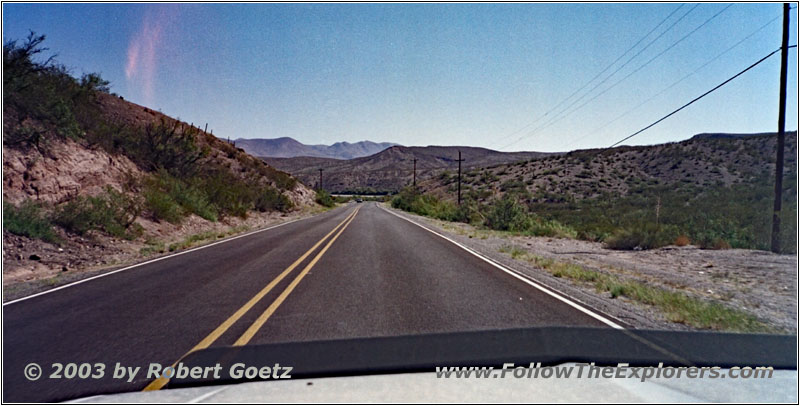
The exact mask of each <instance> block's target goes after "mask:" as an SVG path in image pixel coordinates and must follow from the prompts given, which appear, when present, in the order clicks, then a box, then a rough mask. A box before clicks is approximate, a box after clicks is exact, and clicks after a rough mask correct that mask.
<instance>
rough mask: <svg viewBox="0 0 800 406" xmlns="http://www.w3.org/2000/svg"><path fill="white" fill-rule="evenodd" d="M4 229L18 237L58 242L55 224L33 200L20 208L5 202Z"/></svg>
mask: <svg viewBox="0 0 800 406" xmlns="http://www.w3.org/2000/svg"><path fill="white" fill-rule="evenodd" d="M3 229H4V230H7V231H9V232H11V233H13V234H17V235H23V236H26V237H30V238H36V239H40V240H43V241H47V242H51V243H55V242H58V236H57V235H56V233H55V231H54V230H53V224H52V223H51V222H50V220H49V219H48V218H47V215H46V214H45V212H44V209H43V208H42V206H41V205H40V204H37V203H36V202H34V201H31V200H27V201H25V202H23V203H22V204H21V205H20V206H19V207H16V206H14V205H13V204H11V203H7V202H3Z"/></svg>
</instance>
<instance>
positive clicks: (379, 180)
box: [263, 146, 548, 193]
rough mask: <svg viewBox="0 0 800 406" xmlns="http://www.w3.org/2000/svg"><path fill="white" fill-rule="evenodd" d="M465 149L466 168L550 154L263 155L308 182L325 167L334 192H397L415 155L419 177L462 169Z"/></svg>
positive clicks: (397, 151)
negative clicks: (350, 156)
mask: <svg viewBox="0 0 800 406" xmlns="http://www.w3.org/2000/svg"><path fill="white" fill-rule="evenodd" d="M458 151H461V158H462V159H464V161H463V163H462V170H466V169H467V168H475V167H483V166H491V165H497V164H501V163H510V162H518V161H523V160H530V159H534V158H539V157H543V156H547V155H548V154H545V153H541V152H499V151H493V150H490V149H486V148H477V147H456V146H453V147H444V146H427V147H403V146H393V147H390V148H387V149H386V150H384V151H381V152H379V153H377V154H374V155H370V156H367V157H362V158H356V159H349V160H337V159H330V158H310V157H296V158H263V159H264V160H265V161H266V162H267V163H269V164H270V165H272V166H274V167H275V168H278V169H280V170H283V171H286V172H288V173H291V174H292V175H294V176H296V177H297V178H298V179H300V181H302V182H303V183H305V184H306V185H317V183H319V169H320V168H322V169H323V186H324V188H325V189H327V190H329V191H331V192H334V193H346V192H358V193H385V192H397V191H399V190H400V189H402V188H403V187H405V186H406V185H409V184H411V182H412V181H413V168H414V162H413V161H414V159H417V181H418V182H419V181H421V180H422V179H425V178H427V177H429V176H431V175H433V174H438V173H439V172H441V171H443V170H448V171H457V170H458V162H457V159H458Z"/></svg>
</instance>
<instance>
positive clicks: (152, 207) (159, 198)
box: [142, 186, 184, 224]
mask: <svg viewBox="0 0 800 406" xmlns="http://www.w3.org/2000/svg"><path fill="white" fill-rule="evenodd" d="M142 194H143V196H144V201H145V208H147V210H149V211H150V213H151V214H152V215H153V217H154V218H155V219H157V220H164V221H167V222H170V223H176V224H177V223H179V222H180V221H181V220H182V219H183V217H184V211H183V209H181V206H180V205H179V204H178V202H176V201H175V199H173V198H172V196H170V194H169V193H167V192H165V191H163V190H161V189H159V188H158V187H153V186H150V187H145V189H144V191H143V193H142Z"/></svg>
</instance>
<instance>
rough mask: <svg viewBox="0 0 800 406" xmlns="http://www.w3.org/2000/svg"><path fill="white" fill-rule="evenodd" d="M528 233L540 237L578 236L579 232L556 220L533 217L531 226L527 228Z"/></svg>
mask: <svg viewBox="0 0 800 406" xmlns="http://www.w3.org/2000/svg"><path fill="white" fill-rule="evenodd" d="M526 233H527V234H530V235H535V236H538V237H560V238H577V237H578V232H577V231H575V230H574V229H573V228H572V227H569V226H566V225H564V224H561V223H560V222H558V221H556V220H544V219H541V218H538V217H533V219H532V221H531V224H530V226H529V228H528V229H527V230H526Z"/></svg>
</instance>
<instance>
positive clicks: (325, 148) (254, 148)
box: [235, 137, 397, 159]
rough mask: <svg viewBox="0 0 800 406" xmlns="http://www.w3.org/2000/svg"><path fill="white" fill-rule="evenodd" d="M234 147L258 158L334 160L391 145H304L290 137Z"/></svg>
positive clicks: (243, 142) (245, 141)
mask: <svg viewBox="0 0 800 406" xmlns="http://www.w3.org/2000/svg"><path fill="white" fill-rule="evenodd" d="M235 142H236V146H237V147H240V148H243V149H244V150H245V151H246V152H247V153H248V154H250V155H255V156H258V157H271V158H292V157H299V156H302V157H317V158H334V159H353V158H359V157H363V156H369V155H372V154H375V153H378V152H381V151H383V150H385V149H386V148H389V147H391V146H393V145H397V144H393V143H391V142H372V141H359V142H356V143H352V144H351V143H349V142H337V143H335V144H333V145H306V144H303V143H302V142H300V141H297V140H295V139H294V138H290V137H281V138H250V139H246V138H239V139H237V140H236V141H235Z"/></svg>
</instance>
